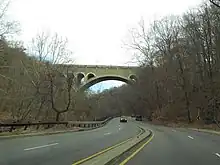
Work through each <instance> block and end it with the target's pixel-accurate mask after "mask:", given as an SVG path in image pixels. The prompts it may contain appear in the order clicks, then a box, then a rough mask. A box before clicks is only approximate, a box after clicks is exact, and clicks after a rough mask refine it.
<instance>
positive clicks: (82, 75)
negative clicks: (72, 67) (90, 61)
mask: <svg viewBox="0 0 220 165" xmlns="http://www.w3.org/2000/svg"><path fill="white" fill-rule="evenodd" d="M84 78H85V74H84V73H82V72H80V73H77V76H76V81H77V85H80V84H82V80H83V79H84Z"/></svg>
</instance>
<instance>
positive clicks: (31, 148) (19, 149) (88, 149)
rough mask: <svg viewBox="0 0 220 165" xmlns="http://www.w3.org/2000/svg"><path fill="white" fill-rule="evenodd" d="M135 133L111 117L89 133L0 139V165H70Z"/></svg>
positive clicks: (127, 124) (134, 128)
mask: <svg viewBox="0 0 220 165" xmlns="http://www.w3.org/2000/svg"><path fill="white" fill-rule="evenodd" d="M138 132H139V129H138V127H137V125H136V124H134V123H132V122H128V123H120V122H119V118H115V119H113V120H111V121H110V122H109V123H108V124H107V125H105V126H104V127H101V128H98V129H95V130H91V131H84V132H73V133H65V134H56V135H49V136H33V137H24V138H16V139H7V140H0V165H71V164H73V163H74V162H76V161H77V160H79V159H82V158H85V157H88V156H90V155H91V154H94V153H96V152H99V151H101V150H102V149H104V148H107V147H110V146H112V145H114V144H116V143H119V142H121V141H124V140H126V139H128V138H130V137H133V136H135V135H136V134H137V133H138Z"/></svg>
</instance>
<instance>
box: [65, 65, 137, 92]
mask: <svg viewBox="0 0 220 165" xmlns="http://www.w3.org/2000/svg"><path fill="white" fill-rule="evenodd" d="M66 66H67V67H68V75H69V74H70V75H72V77H73V78H74V80H75V82H76V83H75V84H76V88H77V89H78V90H80V91H84V90H86V89H88V88H89V87H91V86H92V85H95V84H97V83H99V82H102V81H106V80H118V81H122V82H125V83H127V84H132V83H134V82H135V81H137V76H136V73H137V70H138V68H139V67H137V66H129V67H128V66H108V65H71V66H70V65H66Z"/></svg>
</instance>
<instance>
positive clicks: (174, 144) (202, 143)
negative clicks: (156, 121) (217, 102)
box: [127, 124, 220, 165]
mask: <svg viewBox="0 0 220 165" xmlns="http://www.w3.org/2000/svg"><path fill="white" fill-rule="evenodd" d="M142 125H144V126H146V127H147V128H149V129H151V130H152V131H153V133H154V138H153V139H152V140H151V141H150V142H149V143H148V145H146V146H145V147H144V148H143V149H142V150H141V151H140V152H139V153H138V154H137V155H136V156H135V157H133V158H132V159H131V160H130V161H129V162H128V163H127V165H134V164H138V165H146V164H152V165H177V164H178V165H197V164H199V165H207V164H209V165H219V164H220V136H218V135H213V134H207V133H202V132H197V131H192V130H188V129H175V128H169V127H163V126H153V125H149V124H142Z"/></svg>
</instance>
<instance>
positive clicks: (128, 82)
mask: <svg viewBox="0 0 220 165" xmlns="http://www.w3.org/2000/svg"><path fill="white" fill-rule="evenodd" d="M107 80H117V81H121V82H124V83H126V84H129V85H132V84H133V83H134V82H133V81H132V80H130V79H127V78H125V77H120V76H102V77H97V78H95V79H92V80H91V81H89V82H87V83H86V84H84V85H83V86H81V87H80V89H79V90H80V91H85V90H86V89H88V88H90V87H91V86H93V85H95V84H97V83H100V82H103V81H107Z"/></svg>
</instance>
